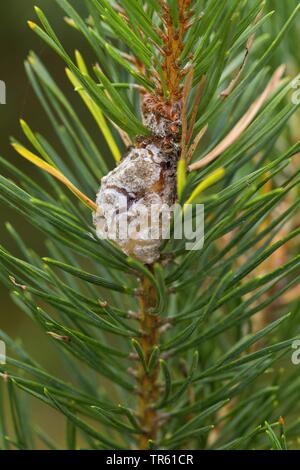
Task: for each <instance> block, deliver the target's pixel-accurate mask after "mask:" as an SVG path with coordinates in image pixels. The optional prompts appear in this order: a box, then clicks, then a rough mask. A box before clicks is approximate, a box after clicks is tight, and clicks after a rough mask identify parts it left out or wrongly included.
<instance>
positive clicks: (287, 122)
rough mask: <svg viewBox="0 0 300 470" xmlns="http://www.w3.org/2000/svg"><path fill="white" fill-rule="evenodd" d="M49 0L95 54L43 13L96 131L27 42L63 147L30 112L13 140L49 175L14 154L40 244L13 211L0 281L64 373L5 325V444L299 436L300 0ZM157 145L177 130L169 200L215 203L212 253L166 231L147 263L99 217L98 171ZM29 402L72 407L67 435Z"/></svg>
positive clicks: (120, 444) (266, 445)
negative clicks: (298, 56) (41, 420)
mask: <svg viewBox="0 0 300 470" xmlns="http://www.w3.org/2000/svg"><path fill="white" fill-rule="evenodd" d="M56 3H57V4H58V6H59V7H60V10H57V15H59V14H60V12H62V14H61V16H62V17H64V18H65V21H66V23H67V24H68V25H69V27H71V28H73V29H74V30H76V32H77V33H78V34H80V35H83V36H84V38H85V39H86V42H87V45H88V46H89V47H90V48H91V49H92V50H93V53H94V56H95V60H94V64H89V63H88V61H87V60H86V59H85V57H84V54H83V53H82V52H79V51H78V50H76V44H74V49H75V52H74V54H71V53H70V52H69V51H67V50H66V49H65V48H64V45H63V42H62V41H61V39H60V37H59V36H58V35H57V33H56V31H55V30H54V29H53V27H52V26H51V23H50V22H49V20H48V19H47V17H46V16H45V14H44V12H43V11H41V10H40V9H39V8H38V7H37V8H36V9H35V12H36V15H37V18H38V20H37V22H33V21H29V26H30V28H31V29H32V30H33V31H34V32H35V33H36V34H37V35H38V36H39V37H41V38H42V39H43V40H44V41H45V43H46V44H47V45H48V46H49V47H50V48H52V49H53V51H54V52H55V53H56V54H58V55H59V56H60V58H61V59H62V68H61V73H65V72H66V75H67V78H68V80H69V82H70V87H72V89H73V91H74V94H73V100H74V102H75V101H80V100H81V101H83V103H84V104H85V106H86V111H87V113H90V114H91V116H92V117H93V119H94V121H95V126H97V129H98V134H99V138H98V139H97V140H95V138H94V137H93V136H92V134H91V132H90V129H89V123H90V120H86V123H85V118H86V116H85V115H78V114H77V112H76V111H75V109H74V102H73V100H71V101H70V100H69V99H68V98H67V97H66V96H64V94H63V93H62V91H61V89H60V87H59V85H58V84H57V83H56V82H55V80H54V79H53V78H52V76H51V74H50V71H48V70H47V68H46V66H45V64H43V63H42V61H41V60H40V59H39V57H38V56H37V55H36V54H35V53H33V52H31V53H30V54H29V56H28V59H27V61H26V65H25V67H26V72H27V75H28V77H29V79H30V82H31V84H32V87H33V89H34V91H35V93H36V95H37V98H38V99H39V100H40V103H41V106H42V108H43V112H44V113H45V115H46V116H47V117H48V119H49V120H50V122H51V124H52V125H53V128H54V130H55V132H56V134H57V143H56V142H52V141H51V142H50V141H49V140H47V138H46V137H44V136H42V135H40V134H39V133H38V132H37V131H35V130H34V129H32V128H31V127H30V125H29V124H28V123H27V122H25V121H24V120H23V119H22V120H21V127H22V130H23V133H24V143H21V142H18V141H16V140H13V141H12V145H13V147H14V148H15V150H16V151H17V153H18V154H19V155H20V156H22V157H24V158H25V159H26V160H28V161H29V162H31V164H34V165H35V166H36V167H38V168H39V170H38V171H39V173H38V178H37V179H32V178H31V177H30V176H29V174H30V168H31V167H30V165H29V164H28V172H26V173H25V172H22V171H21V170H20V169H18V168H17V167H15V166H14V165H12V164H11V163H10V162H9V161H8V160H7V159H6V158H4V157H1V158H0V163H1V166H2V168H3V169H4V170H5V172H6V173H7V172H9V174H10V178H5V177H4V176H0V200H1V203H3V204H5V205H6V207H8V208H10V209H11V210H12V211H15V212H16V213H18V214H19V215H20V216H21V217H23V218H25V219H26V220H27V221H28V222H30V223H31V224H32V226H34V227H35V228H36V229H37V230H39V231H40V233H41V234H42V235H43V237H44V240H45V244H44V246H45V256H43V257H40V256H39V255H38V254H37V253H36V252H35V247H34V246H30V247H27V246H25V244H24V241H23V239H22V234H21V233H18V232H17V231H16V230H15V228H14V227H13V226H12V225H10V224H7V225H6V228H7V230H8V232H9V233H10V235H11V237H12V239H13V241H14V242H15V250H14V251H13V252H9V251H8V250H7V249H6V248H5V247H3V246H0V259H1V264H0V280H1V282H2V283H3V284H4V285H5V286H6V287H7V289H9V290H10V292H11V296H12V298H13V300H14V302H15V303H16V304H17V305H18V307H19V308H20V309H21V310H22V311H23V312H24V314H26V315H28V316H29V317H30V318H31V319H32V321H33V322H35V323H37V324H38V325H39V327H40V329H41V331H42V332H43V334H44V337H45V341H51V342H52V343H54V344H55V346H56V347H57V351H58V355H59V357H60V360H61V366H62V367H64V368H65V375H64V377H56V376H54V375H51V374H50V373H49V372H48V371H47V370H45V369H44V368H43V367H42V366H41V365H40V363H39V359H38V358H35V357H30V356H29V355H28V353H27V352H26V350H25V349H23V347H22V346H21V345H20V343H19V342H18V341H17V340H16V339H15V338H9V337H8V336H7V335H6V334H5V332H3V331H1V332H0V339H1V340H3V341H5V343H6V346H7V352H8V357H7V363H6V364H5V365H1V366H0V372H1V377H2V378H3V380H2V383H1V389H0V390H1V396H2V395H3V393H4V391H5V389H7V390H8V396H9V402H10V406H9V407H7V406H6V405H5V404H4V402H3V400H1V401H0V447H1V448H2V449H9V448H18V449H32V448H39V447H40V446H41V445H42V444H43V446H46V447H48V448H50V449H55V448H69V449H79V448H90V449H183V448H184V449H186V448H191V449H248V448H249V449H253V448H256V449H286V448H290V449H293V448H297V446H299V438H300V421H299V412H300V409H299V400H298V396H299V390H300V373H299V369H298V370H297V367H295V366H293V365H292V362H291V356H292V352H293V349H292V345H293V344H294V342H295V340H297V338H298V339H299V337H300V336H299V334H300V331H299V326H298V324H299V319H298V316H299V279H300V271H299V267H300V257H299V233H300V225H299V206H300V198H299V196H300V194H299V178H300V175H299V163H297V156H298V157H299V151H300V143H299V140H297V132H296V131H295V122H296V123H297V119H298V122H299V118H297V108H298V106H299V103H298V104H297V103H295V100H292V99H291V93H292V91H293V90H291V78H294V77H289V76H288V74H287V73H286V67H285V66H286V65H288V67H290V64H292V69H293V70H295V68H296V67H297V62H296V60H295V59H294V57H293V54H294V51H293V46H292V44H293V42H291V37H294V36H295V35H296V28H295V24H297V19H298V13H299V9H300V8H299V4H298V2H297V1H295V2H294V1H290V2H289V8H290V11H289V12H288V15H289V16H287V11H286V10H285V11H284V12H282V9H281V7H280V5H281V3H282V2H280V1H275V0H274V1H272V2H267V6H266V5H265V2H262V1H261V0H244V1H240V0H232V1H230V2H228V1H227V0H120V1H117V0H85V1H84V2H83V3H84V4H85V14H84V15H82V16H81V15H80V14H79V13H78V11H77V10H76V8H75V5H74V3H73V2H72V0H56ZM269 4H272V6H274V11H271V8H270V7H269ZM290 5H292V6H293V8H291V7H290ZM278 12H279V13H278ZM278 15H279V18H280V21H279V20H278ZM274 17H276V18H277V26H278V28H277V27H276V28H274V29H273V28H272V27H271V26H272V24H273V23H272V21H273V18H274ZM275 29H276V31H275ZM289 35H290V36H289ZM295 44H296V40H295V41H294V45H295ZM280 51H285V53H284V54H283V53H282V52H280ZM64 65H65V67H66V69H65V71H64V67H63V66H64ZM293 67H294V68H293ZM145 109H146V110H147V111H148V113H149V112H150V111H151V112H152V114H153V116H154V118H155V119H156V125H159V120H160V119H161V117H163V119H165V120H167V121H168V132H167V135H159V134H158V135H154V133H153V123H152V124H151V125H149V122H147V119H145ZM143 118H144V119H143ZM296 126H297V124H296ZM298 137H299V136H298ZM145 142H147V143H149V142H152V143H153V142H155V143H156V145H157V146H160V148H164V149H165V148H167V147H168V145H170V142H172V145H173V147H174V145H175V144H174V142H176V149H177V154H176V155H177V156H176V158H178V161H176V170H175V174H174V178H175V180H174V187H175V192H176V200H177V201H178V202H180V203H181V204H182V205H184V204H186V203H188V204H196V203H202V204H204V205H205V242H204V246H203V248H201V249H200V247H199V249H198V250H193V251H186V249H185V246H186V241H187V240H185V239H181V240H178V239H175V238H174V237H171V239H170V240H166V241H164V243H162V245H161V248H160V257H159V259H158V260H157V261H155V262H154V263H152V264H150V265H149V264H144V263H142V262H141V261H139V260H138V259H137V258H136V257H133V256H128V255H126V254H125V253H124V252H123V251H122V250H121V249H120V247H119V246H118V245H117V244H116V243H114V242H112V241H109V240H103V239H102V240H101V239H99V238H98V237H97V234H96V230H95V227H94V224H93V212H94V211H95V210H96V203H95V200H96V194H97V192H98V189H99V186H100V184H101V179H102V178H103V177H104V176H105V175H107V174H108V173H109V172H110V171H111V170H112V169H113V168H114V167H116V166H117V165H120V162H121V164H122V161H123V160H122V159H123V157H124V155H126V153H128V151H130V149H132V148H138V149H139V148H142V147H143V146H144V145H145ZM297 154H298V155H297ZM125 158H126V157H125ZM66 377H68V379H66ZM36 399H37V400H40V401H41V402H43V403H44V405H45V406H49V407H52V408H53V409H55V410H57V411H58V412H59V413H60V414H61V416H63V417H64V419H65V420H66V442H65V443H63V444H62V443H55V442H53V441H52V440H51V438H50V437H49V435H48V434H47V429H40V428H39V427H38V426H37V424H36V422H35V419H34V416H30V417H29V416H28V413H27V402H28V401H32V400H36ZM9 422H12V426H8V423H9Z"/></svg>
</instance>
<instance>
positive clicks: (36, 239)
mask: <svg viewBox="0 0 300 470" xmlns="http://www.w3.org/2000/svg"><path fill="white" fill-rule="evenodd" d="M289 1H291V2H292V3H295V2H294V0H281V2H280V4H281V7H280V8H279V10H277V13H276V14H275V15H274V16H273V18H272V20H271V21H270V22H269V25H268V26H266V31H267V32H269V33H271V34H272V35H275V34H276V31H277V30H279V28H280V26H281V25H282V24H283V22H284V21H285V20H286V19H287V17H288V13H287V11H286V8H285V6H286V5H287V4H288V3H289ZM76 3H77V5H76ZM83 3H84V2H83V1H82V0H77V2H76V0H75V1H74V4H75V5H76V7H77V8H78V9H79V10H80V9H82V8H83ZM267 3H268V0H267ZM269 3H270V6H272V5H271V4H272V3H277V5H278V4H279V2H278V1H277V0H276V2H275V0H274V2H272V0H270V1H269ZM34 5H38V6H40V7H41V8H42V9H43V10H44V11H45V12H46V14H47V16H48V18H49V19H50V20H51V22H52V24H53V25H54V27H55V30H56V32H57V33H58V35H59V36H60V38H61V40H62V42H63V44H64V46H65V48H66V49H67V50H69V51H72V53H73V51H74V49H79V50H80V51H82V52H83V53H84V56H85V57H86V58H88V59H90V60H91V61H92V55H91V52H90V50H89V48H88V46H87V45H86V43H85V42H84V41H83V39H82V37H81V36H80V35H78V34H77V33H76V31H73V30H72V28H70V27H69V26H67V25H66V24H65V22H64V20H63V13H62V11H61V10H60V9H59V8H58V6H57V4H56V3H55V2H54V1H53V0H1V2H0V22H1V27H0V80H4V81H5V83H6V87H7V104H6V105H0V129H1V132H0V154H1V156H2V157H5V158H7V159H9V161H10V162H12V163H14V164H16V165H18V167H19V168H21V169H23V170H25V171H26V172H27V173H28V174H30V176H34V177H38V173H37V172H36V170H35V169H34V167H33V166H32V165H31V164H29V163H26V162H25V161H23V160H22V159H21V158H20V157H18V156H17V155H16V154H15V152H14V151H13V150H12V148H11V147H10V143H9V138H10V136H14V137H16V138H18V139H20V140H22V133H21V131H20V126H19V118H21V117H23V118H24V119H25V120H26V121H27V122H29V123H30V126H31V127H32V128H33V129H34V130H35V131H38V132H40V133H41V134H44V135H46V136H47V138H48V140H50V141H51V138H53V139H55V136H54V133H53V129H52V128H51V127H50V125H49V123H48V121H47V120H46V119H45V117H44V114H43V112H42V111H41V108H40V106H39V103H38V100H37V99H36V97H35V95H34V93H33V91H32V89H31V87H30V85H29V83H28V79H27V77H26V74H25V70H24V60H25V59H26V57H27V55H28V52H29V51H30V50H34V51H35V52H36V53H37V54H38V55H39V57H40V58H41V59H42V61H43V62H44V63H45V64H46V65H47V67H48V68H49V70H50V71H51V74H52V75H53V77H54V78H55V79H56V80H57V82H58V83H59V85H60V86H61V88H62V89H63V90H64V92H65V93H66V95H67V96H68V97H69V98H70V99H73V100H74V101H75V103H76V104H75V108H76V106H78V112H79V113H82V114H84V113H85V111H84V108H83V107H80V106H81V104H80V100H77V99H76V94H75V92H74V91H73V90H72V88H71V87H70V85H69V82H68V81H67V79H66V77H65V74H64V64H63V63H62V62H61V60H60V59H59V58H57V56H55V54H54V53H53V52H52V51H51V50H50V49H49V48H48V47H47V46H46V45H45V44H44V43H43V42H42V41H41V40H40V39H39V38H38V37H37V36H36V35H35V34H34V33H33V32H32V31H31V30H30V29H29V28H28V26H27V20H29V19H33V20H35V13H34ZM291 37H295V36H294V35H293V36H289V35H288V36H287V37H286V39H285V43H284V44H283V46H282V47H281V49H280V50H279V51H278V53H277V55H276V56H275V57H274V67H275V66H276V65H278V63H279V62H280V61H284V60H285V59H284V57H286V51H287V49H289V51H290V52H294V58H295V57H297V55H298V61H299V59H300V53H299V46H298V45H297V44H294V43H293V42H292V43H290V38H291ZM293 48H298V52H297V51H294V50H293ZM296 64H297V60H296ZM298 64H299V62H298ZM272 65H273V64H272ZM289 73H290V74H291V76H295V74H296V73H297V65H296V67H295V62H290V63H289ZM298 73H299V70H298ZM82 114H81V115H82ZM86 119H89V116H86ZM297 132H298V131H297ZM91 134H94V136H93V137H94V139H95V141H96V142H97V141H98V142H99V140H100V139H101V137H100V136H99V135H98V134H97V128H96V127H94V128H93V124H92V122H91ZM55 140H56V139H55ZM6 221H9V222H10V223H12V224H13V226H14V227H15V228H16V229H17V230H18V232H19V233H20V234H21V236H22V238H23V239H24V241H25V242H26V244H28V245H29V246H33V247H34V249H35V250H36V251H37V252H39V253H40V254H43V250H44V245H43V240H42V239H41V238H40V234H39V233H38V232H36V231H34V230H33V229H32V227H30V226H29V225H28V224H26V222H25V221H24V219H22V218H21V217H19V216H17V215H16V213H11V212H10V211H8V210H7V209H6V208H5V207H4V206H2V205H0V243H1V244H3V245H4V246H6V247H8V248H9V249H11V250H12V251H13V250H14V247H13V246H12V243H11V239H10V237H9V235H8V233H7V231H6V229H5V222H6ZM44 253H45V251H44ZM0 328H1V329H3V330H4V331H5V332H6V333H7V334H9V335H10V336H11V337H12V338H21V341H22V343H23V344H24V346H25V348H26V349H27V350H28V352H29V353H31V354H32V355H33V356H34V357H36V358H37V359H38V360H39V362H40V363H41V364H42V365H44V366H45V367H46V368H47V369H48V370H49V371H50V372H52V373H55V374H57V375H59V376H60V377H62V378H63V370H62V369H60V366H59V361H58V360H56V359H57V358H58V357H57V356H56V350H55V349H54V347H53V346H51V343H50V342H48V341H44V338H43V336H42V334H41V333H40V331H39V329H38V327H37V326H35V325H34V324H33V322H32V321H30V320H29V319H27V318H26V315H25V314H24V313H22V312H21V311H20V310H18V308H17V307H16V305H15V304H14V303H13V302H12V301H11V299H10V297H9V295H8V293H7V292H6V291H5V289H4V288H3V286H2V285H1V284H0ZM32 406H33V408H34V409H33V410H32V411H33V413H34V415H35V421H38V422H40V423H41V424H42V423H43V427H44V428H45V429H47V432H48V434H49V435H50V436H52V437H53V439H55V441H56V442H57V443H58V445H59V446H60V447H63V439H64V437H63V436H64V423H63V422H61V421H60V419H61V418H60V417H59V415H58V414H57V413H56V412H55V411H54V410H51V409H50V408H49V407H43V405H41V404H40V403H39V402H34V401H33V404H32Z"/></svg>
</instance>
